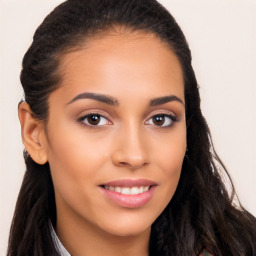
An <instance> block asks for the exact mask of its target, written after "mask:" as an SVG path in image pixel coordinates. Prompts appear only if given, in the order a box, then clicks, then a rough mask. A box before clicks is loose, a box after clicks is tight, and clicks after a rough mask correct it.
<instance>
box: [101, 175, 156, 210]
mask: <svg viewBox="0 0 256 256" xmlns="http://www.w3.org/2000/svg"><path fill="white" fill-rule="evenodd" d="M156 185H157V184H156V183H155V182H152V181H149V180H145V179H137V180H115V181H111V182H108V183H105V184H103V185H102V186H100V189H101V190H102V191H103V193H104V195H105V196H106V197H107V198H108V199H110V200H111V201H113V202H114V203H116V204H118V205H119V206H122V207H127V208H137V207H141V206H143V205H145V204H146V203H147V202H148V201H149V200H150V199H151V198H152V197H153V194H154V191H155V188H156ZM105 186H107V187H109V186H111V187H120V188H124V187H129V188H131V187H147V186H149V189H148V190H147V191H144V192H142V193H139V194H128V195H126V194H122V193H120V192H116V191H112V190H109V189H106V188H104V187H105Z"/></svg>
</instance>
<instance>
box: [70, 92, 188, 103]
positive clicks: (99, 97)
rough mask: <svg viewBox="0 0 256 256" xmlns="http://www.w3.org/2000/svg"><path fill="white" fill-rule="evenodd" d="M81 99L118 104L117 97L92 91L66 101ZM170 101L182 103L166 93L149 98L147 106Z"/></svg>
mask: <svg viewBox="0 0 256 256" xmlns="http://www.w3.org/2000/svg"><path fill="white" fill-rule="evenodd" d="M81 99H93V100H97V101H100V102H103V103H106V104H108V105H112V106H118V105H119V101H118V99H116V98H114V97H112V96H109V95H105V94H100V93H92V92H85V93H80V94H78V95H77V96H75V97H74V98H73V99H72V100H71V101H69V102H68V103H67V105H69V104H71V103H73V102H75V101H77V100H81ZM171 101H178V102H180V103H182V104H183V105H184V102H183V101H182V100H181V99H180V98H178V97H177V96H175V95H167V96H163V97H157V98H153V99H151V100H150V103H149V106H158V105H162V104H165V103H167V102H171Z"/></svg>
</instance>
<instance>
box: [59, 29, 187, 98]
mask: <svg viewBox="0 0 256 256" xmlns="http://www.w3.org/2000/svg"><path fill="white" fill-rule="evenodd" d="M59 72H60V74H61V76H62V78H63V79H62V81H63V82H62V87H65V88H66V89H67V90H70V93H80V92H81V90H83V88H81V87H84V90H93V91H99V92H103V93H109V91H112V92H113V93H114V94H115V93H118V92H119V91H120V90H121V91H123V90H124V89H126V90H127V89H129V92H130V93H131V90H135V91H139V90H140V89H141V90H144V91H145V90H146V91H147V92H149V91H150V90H156V89H158V91H159V92H160V91H161V90H162V91H166V93H170V90H176V92H177V94H180V95H179V96H180V97H181V96H183V94H184V88H183V87H184V86H183V74H182V73H183V72H182V68H181V65H180V62H179V60H178V58H177V56H176V55H175V54H174V52H173V51H172V50H171V48H170V47H169V46H168V45H167V44H166V43H164V42H163V41H161V40H160V39H159V38H158V37H157V36H155V35H154V34H149V33H144V32H125V33H124V32H119V33H117V32H116V31H115V32H109V33H107V34H102V35H99V36H96V37H94V38H91V39H89V40H87V41H85V42H84V43H83V44H82V45H81V47H80V48H79V49H78V50H75V51H72V52H69V53H67V54H64V55H62V56H61V57H60V66H59ZM156 86H157V87H156ZM74 91H76V92H74ZM163 93H165V92H163Z"/></svg>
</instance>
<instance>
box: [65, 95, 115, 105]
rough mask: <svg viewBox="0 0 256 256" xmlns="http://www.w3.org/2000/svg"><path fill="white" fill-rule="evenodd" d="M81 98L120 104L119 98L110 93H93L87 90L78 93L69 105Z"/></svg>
mask: <svg viewBox="0 0 256 256" xmlns="http://www.w3.org/2000/svg"><path fill="white" fill-rule="evenodd" d="M81 99H92V100H97V101H100V102H103V103H106V104H108V105H112V106H118V105H119V102H118V100H117V99H115V98H113V97H111V96H109V95H105V94H99V93H92V92H85V93H81V94H78V95H77V96H76V97H75V98H73V99H72V100H71V101H70V102H68V103H67V105H68V104H71V103H73V102H75V101H77V100H81Z"/></svg>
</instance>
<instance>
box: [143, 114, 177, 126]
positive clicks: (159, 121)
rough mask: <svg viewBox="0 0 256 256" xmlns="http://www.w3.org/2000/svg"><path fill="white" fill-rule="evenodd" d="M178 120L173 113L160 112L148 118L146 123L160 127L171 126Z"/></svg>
mask: <svg viewBox="0 0 256 256" xmlns="http://www.w3.org/2000/svg"><path fill="white" fill-rule="evenodd" d="M176 121H177V118H176V117H175V116H173V115H166V114H159V115H155V116H152V117H151V118H150V119H149V120H147V122H146V124H149V125H155V126H159V127H171V126H172V125H173V124H174V123H175V122H176Z"/></svg>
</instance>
